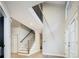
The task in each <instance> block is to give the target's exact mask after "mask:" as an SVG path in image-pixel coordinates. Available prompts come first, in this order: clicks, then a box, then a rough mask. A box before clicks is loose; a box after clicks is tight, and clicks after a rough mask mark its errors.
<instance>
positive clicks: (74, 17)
mask: <svg viewBox="0 0 79 59" xmlns="http://www.w3.org/2000/svg"><path fill="white" fill-rule="evenodd" d="M73 21H75V30H76V40H77V41H78V31H79V30H78V29H79V27H78V12H77V11H76V13H75V14H74V16H73V17H72V18H71V19H70V20H69V21H68V23H67V24H66V31H67V32H68V34H67V37H68V35H69V30H68V29H69V26H70V24H72V22H73ZM68 39H69V38H67V39H66V40H68ZM67 43H68V42H66V44H67ZM77 44H78V42H77ZM78 48H79V47H78ZM65 49H67V50H68V47H67V46H65ZM67 50H65V52H67V53H68V51H67ZM68 55H69V54H68ZM68 55H66V57H70V56H68Z"/></svg>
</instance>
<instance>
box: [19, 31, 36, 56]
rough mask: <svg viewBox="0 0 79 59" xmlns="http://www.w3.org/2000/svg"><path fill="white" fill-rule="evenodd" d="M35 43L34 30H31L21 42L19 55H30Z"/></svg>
mask: <svg viewBox="0 0 79 59" xmlns="http://www.w3.org/2000/svg"><path fill="white" fill-rule="evenodd" d="M34 41H35V33H34V31H33V30H30V31H29V33H27V34H26V35H25V36H24V37H23V39H21V40H20V42H19V43H20V44H21V46H20V50H19V51H18V55H25V56H26V55H28V54H30V49H31V47H32V45H33V43H34Z"/></svg>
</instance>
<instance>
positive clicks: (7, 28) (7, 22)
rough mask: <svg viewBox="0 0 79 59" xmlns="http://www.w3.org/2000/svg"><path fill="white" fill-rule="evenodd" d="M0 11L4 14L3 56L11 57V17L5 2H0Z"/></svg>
mask: <svg viewBox="0 0 79 59" xmlns="http://www.w3.org/2000/svg"><path fill="white" fill-rule="evenodd" d="M0 11H1V13H2V15H3V16H4V45H5V47H4V58H10V57H11V18H10V16H9V13H8V10H7V7H6V5H5V2H2V1H1V2H0Z"/></svg>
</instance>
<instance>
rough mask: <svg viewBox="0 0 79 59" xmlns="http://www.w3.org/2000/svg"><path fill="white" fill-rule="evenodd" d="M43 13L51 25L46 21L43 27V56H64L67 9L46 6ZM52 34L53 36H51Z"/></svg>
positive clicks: (57, 6) (50, 5)
mask: <svg viewBox="0 0 79 59" xmlns="http://www.w3.org/2000/svg"><path fill="white" fill-rule="evenodd" d="M43 13H44V16H45V18H46V21H47V22H48V24H49V27H50V28H51V32H50V30H49V29H50V28H49V27H47V25H46V23H45V21H44V27H43V41H45V42H43V54H44V55H55V56H56V55H57V56H64V51H65V48H64V39H65V37H64V35H65V33H64V32H65V28H64V27H65V26H64V25H65V7H64V6H59V5H52V4H46V3H45V4H44V6H43ZM51 33H52V34H51Z"/></svg>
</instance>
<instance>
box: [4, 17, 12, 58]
mask: <svg viewBox="0 0 79 59" xmlns="http://www.w3.org/2000/svg"><path fill="white" fill-rule="evenodd" d="M10 20H11V19H10V18H9V17H7V18H4V44H5V47H4V57H5V58H10V57H11V23H10Z"/></svg>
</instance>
